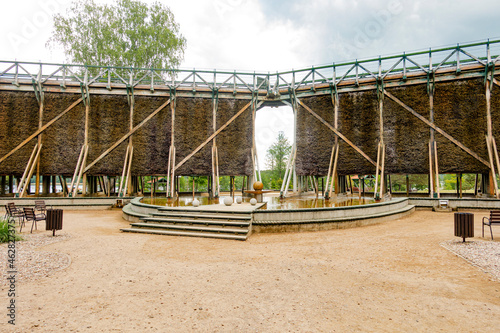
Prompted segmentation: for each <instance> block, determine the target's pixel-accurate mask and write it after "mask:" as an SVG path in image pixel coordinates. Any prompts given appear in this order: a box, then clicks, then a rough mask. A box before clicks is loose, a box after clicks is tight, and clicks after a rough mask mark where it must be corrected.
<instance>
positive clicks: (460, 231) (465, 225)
mask: <svg viewBox="0 0 500 333" xmlns="http://www.w3.org/2000/svg"><path fill="white" fill-rule="evenodd" d="M455 236H457V237H462V238H463V241H464V242H465V238H466V237H474V214H472V213H455Z"/></svg>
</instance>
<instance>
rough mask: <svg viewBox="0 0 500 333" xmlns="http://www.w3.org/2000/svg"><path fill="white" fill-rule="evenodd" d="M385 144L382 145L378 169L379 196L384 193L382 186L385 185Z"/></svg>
mask: <svg viewBox="0 0 500 333" xmlns="http://www.w3.org/2000/svg"><path fill="white" fill-rule="evenodd" d="M384 178H385V144H384V145H382V167H381V169H380V198H382V196H383V194H384V186H385V179H384Z"/></svg>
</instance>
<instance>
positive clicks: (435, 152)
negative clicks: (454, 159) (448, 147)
mask: <svg viewBox="0 0 500 333" xmlns="http://www.w3.org/2000/svg"><path fill="white" fill-rule="evenodd" d="M434 162H435V164H436V170H435V171H436V193H437V197H438V198H441V192H440V190H439V165H438V152H437V143H436V141H434Z"/></svg>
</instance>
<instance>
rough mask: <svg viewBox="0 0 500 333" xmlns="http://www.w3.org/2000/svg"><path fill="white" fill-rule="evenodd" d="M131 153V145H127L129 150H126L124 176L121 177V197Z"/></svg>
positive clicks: (119, 190) (119, 192)
mask: <svg viewBox="0 0 500 333" xmlns="http://www.w3.org/2000/svg"><path fill="white" fill-rule="evenodd" d="M129 154H130V146H127V151H126V152H125V159H124V160H123V170H122V176H121V178H120V188H119V189H118V196H119V197H121V196H122V190H123V181H124V180H125V176H126V172H127V165H128V156H129ZM125 186H126V185H125Z"/></svg>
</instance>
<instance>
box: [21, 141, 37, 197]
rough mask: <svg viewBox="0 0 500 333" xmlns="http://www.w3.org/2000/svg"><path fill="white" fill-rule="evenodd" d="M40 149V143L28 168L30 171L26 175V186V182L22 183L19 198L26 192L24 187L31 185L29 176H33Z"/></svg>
mask: <svg viewBox="0 0 500 333" xmlns="http://www.w3.org/2000/svg"><path fill="white" fill-rule="evenodd" d="M41 151H42V145H40V146H38V150H37V152H36V156H35V159H34V160H33V163H32V164H31V168H30V171H29V173H28V177H27V179H26V183H27V184H28V186H26V184H24V186H23V190H22V191H21V194H20V195H19V197H20V198H22V197H23V196H24V194H25V193H26V188H27V187H28V188H29V187H30V186H31V177H32V176H33V172H34V171H35V166H36V162H37V160H38V159H39V158H40V152H41Z"/></svg>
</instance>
